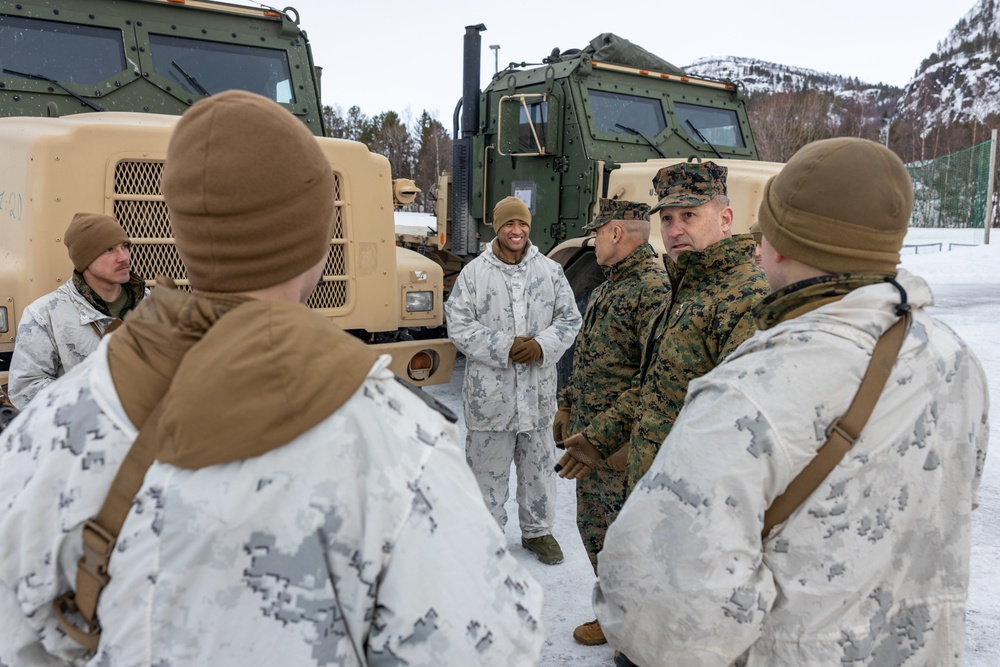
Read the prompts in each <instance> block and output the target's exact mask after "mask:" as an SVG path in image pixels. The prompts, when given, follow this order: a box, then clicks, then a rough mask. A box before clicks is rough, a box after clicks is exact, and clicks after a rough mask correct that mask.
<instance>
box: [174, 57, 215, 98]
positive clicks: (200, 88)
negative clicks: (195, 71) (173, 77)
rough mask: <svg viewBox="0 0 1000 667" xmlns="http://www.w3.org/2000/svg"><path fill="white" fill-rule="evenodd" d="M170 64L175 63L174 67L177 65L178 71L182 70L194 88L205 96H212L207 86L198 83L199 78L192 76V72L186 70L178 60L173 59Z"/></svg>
mask: <svg viewBox="0 0 1000 667" xmlns="http://www.w3.org/2000/svg"><path fill="white" fill-rule="evenodd" d="M170 64H171V65H173V66H174V67H176V68H177V71H178V72H180V73H181V74H183V75H184V78H185V79H187V80H188V83H190V84H191V85H192V86H194V89H195V90H196V91H197V92H199V93H201V94H202V95H204V96H205V97H211V96H212V94H211V93H210V92H208V91H207V90H205V86H203V85H201V84H200V83H198V79H196V78H194V77H193V76H191V75H190V74H188V73H187V72H185V71H184V68H183V67H181V66H180V65H178V64H177V61H176V60H171V61H170Z"/></svg>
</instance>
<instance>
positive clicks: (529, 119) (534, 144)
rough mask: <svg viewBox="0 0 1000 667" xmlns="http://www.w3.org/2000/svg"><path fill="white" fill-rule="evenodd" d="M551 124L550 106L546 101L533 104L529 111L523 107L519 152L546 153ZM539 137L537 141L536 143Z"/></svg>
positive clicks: (519, 132) (519, 125) (519, 126)
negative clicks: (548, 131)
mask: <svg viewBox="0 0 1000 667" xmlns="http://www.w3.org/2000/svg"><path fill="white" fill-rule="evenodd" d="M548 124H549V105H548V104H546V103H545V102H544V101H542V102H532V103H530V104H528V105H527V109H525V107H524V106H523V105H522V106H521V116H520V123H519V124H518V133H517V134H518V152H519V153H544V152H545V146H546V138H547V132H546V130H548ZM536 137H537V141H536Z"/></svg>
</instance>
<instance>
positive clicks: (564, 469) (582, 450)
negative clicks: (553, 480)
mask: <svg viewBox="0 0 1000 667" xmlns="http://www.w3.org/2000/svg"><path fill="white" fill-rule="evenodd" d="M563 444H564V445H565V446H566V453H565V454H563V455H562V458H561V459H559V463H557V464H556V472H557V473H559V476H560V477H562V478H564V479H580V478H581V477H586V476H587V475H589V474H590V473H592V472H594V470H595V469H596V468H597V466H598V464H599V463H600V462H601V459H602V458H603V457H602V456H601V453H600V452H599V451H597V449H596V448H595V447H594V446H593V445H592V444H590V440H587V438H586V436H584V435H583V433H576V434H574V435H571V436H570V437H568V438H566V439H565V440H563Z"/></svg>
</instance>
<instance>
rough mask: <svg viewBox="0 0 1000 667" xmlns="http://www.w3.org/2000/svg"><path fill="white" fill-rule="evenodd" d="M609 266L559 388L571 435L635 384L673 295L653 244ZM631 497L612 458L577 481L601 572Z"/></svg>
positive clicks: (582, 519)
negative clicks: (608, 538) (653, 328)
mask: <svg viewBox="0 0 1000 667" xmlns="http://www.w3.org/2000/svg"><path fill="white" fill-rule="evenodd" d="M603 270H604V275H605V276H606V278H607V281H606V282H604V283H603V284H601V285H600V286H599V287H598V288H597V289H595V290H594V292H593V294H592V296H591V298H590V304H589V305H588V306H587V312H586V314H585V315H584V318H583V327H582V328H581V329H580V333H579V335H578V336H577V339H576V351H575V353H574V358H573V372H572V374H571V375H570V378H569V381H568V382H567V384H566V386H565V387H563V389H562V390H561V391H560V393H559V406H560V408H568V409H569V410H570V421H569V431H568V432H569V433H579V432H581V431H582V430H583V428H584V427H585V426H586V425H587V424H588V423H589V422H590V420H591V419H592V418H593V417H594V415H597V414H598V413H600V412H603V411H604V410H607V409H608V408H610V407H611V405H612V404H613V403H614V401H615V399H616V398H618V396H619V395H621V393H622V392H624V391H626V390H627V389H628V388H629V387H630V386H631V384H632V378H633V377H634V376H635V374H636V372H637V371H638V370H639V361H640V359H641V356H640V355H641V353H642V343H643V341H645V339H646V331H647V329H648V327H649V324H650V322H652V321H653V318H654V317H655V316H656V313H657V311H659V310H660V309H662V308H663V304H664V303H666V301H667V300H668V299H669V296H670V288H669V285H668V283H667V275H666V272H665V271H664V270H663V265H662V264H661V263H660V261H659V260H658V259H657V257H656V253H655V252H654V251H653V248H652V246H650V245H649V244H648V243H645V244H643V245H641V246H639V247H638V248H636V249H635V250H633V251H632V252H631V253H629V255H627V256H626V257H625V258H623V259H622V260H620V261H619V262H617V263H616V264H614V265H612V266H609V267H603ZM624 502H625V472H624V471H615V470H612V469H611V468H610V467H608V464H607V463H605V462H601V464H600V467H598V468H597V470H595V471H594V472H592V473H591V474H590V475H588V476H586V477H584V478H582V479H579V480H577V482H576V523H577V526H578V527H579V529H580V537H581V538H582V539H583V545H584V547H585V548H586V549H587V555H588V556H589V557H590V562H591V564H592V565H593V566H594V570H595V572H596V570H597V554H598V552H600V550H601V549H602V548H603V547H604V535H605V533H607V530H608V525H609V524H610V521H611V520H612V519H613V518H614V515H615V513H617V508H620V507H621V506H622V504H623V503H624Z"/></svg>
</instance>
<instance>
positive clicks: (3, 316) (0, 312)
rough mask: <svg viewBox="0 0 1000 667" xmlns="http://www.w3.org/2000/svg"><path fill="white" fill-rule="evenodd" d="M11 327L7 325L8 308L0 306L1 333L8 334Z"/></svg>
mask: <svg viewBox="0 0 1000 667" xmlns="http://www.w3.org/2000/svg"><path fill="white" fill-rule="evenodd" d="M9 329H10V325H9V324H8V323H7V306H0V333H7V331H8V330H9Z"/></svg>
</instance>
